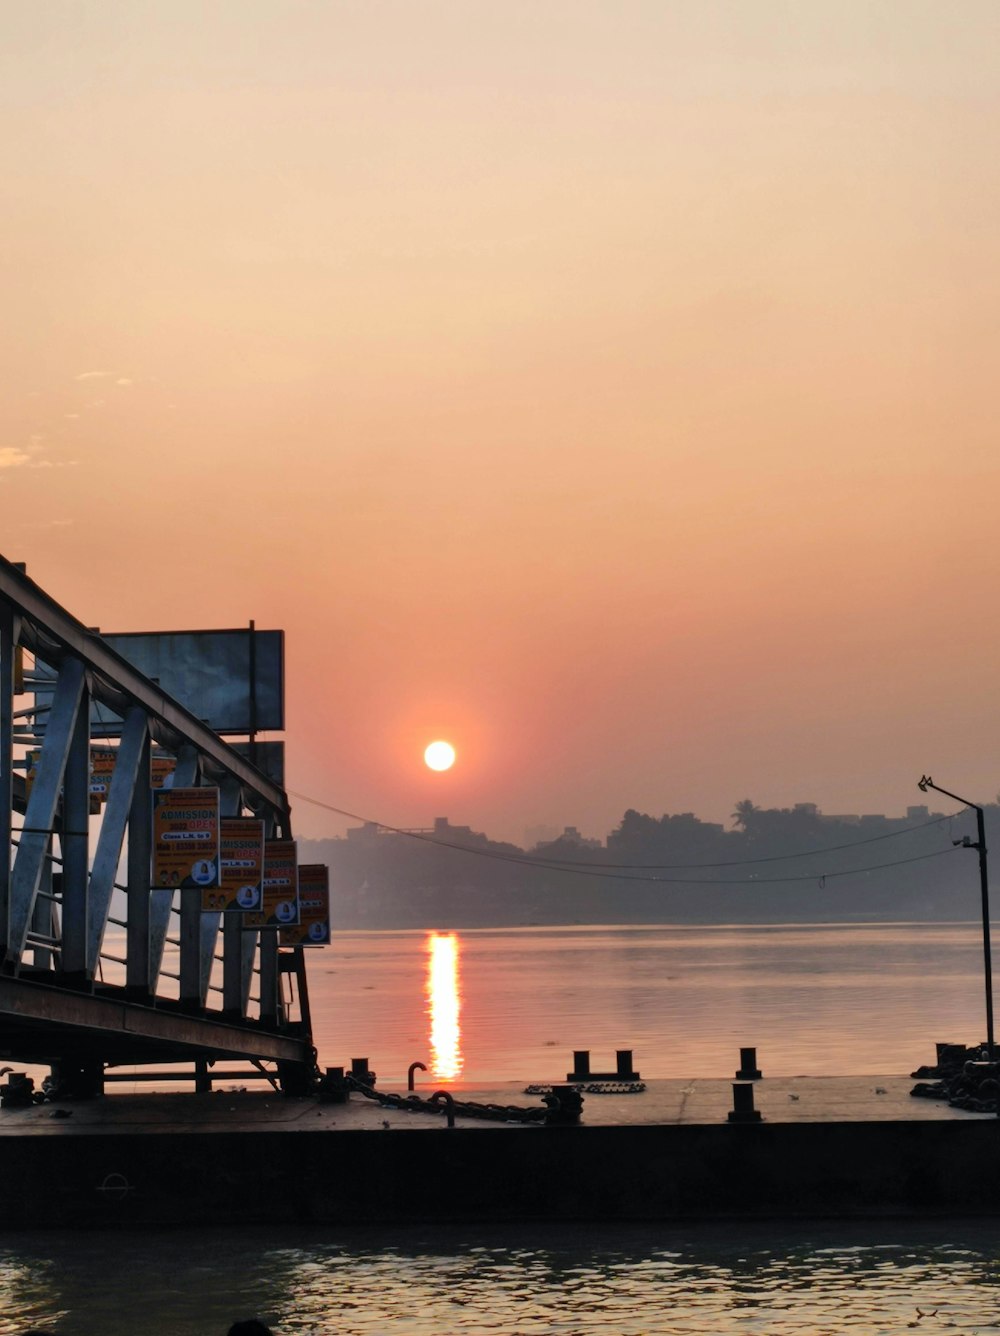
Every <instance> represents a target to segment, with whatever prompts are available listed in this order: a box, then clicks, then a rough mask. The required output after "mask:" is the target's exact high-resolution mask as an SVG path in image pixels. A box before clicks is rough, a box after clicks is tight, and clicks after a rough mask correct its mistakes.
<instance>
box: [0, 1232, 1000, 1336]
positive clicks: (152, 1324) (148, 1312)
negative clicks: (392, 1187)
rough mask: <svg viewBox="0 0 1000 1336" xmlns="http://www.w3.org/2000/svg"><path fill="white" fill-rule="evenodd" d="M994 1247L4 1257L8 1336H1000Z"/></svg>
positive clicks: (213, 1239) (6, 1250) (1, 1288)
mask: <svg viewBox="0 0 1000 1336" xmlns="http://www.w3.org/2000/svg"><path fill="white" fill-rule="evenodd" d="M995 1240H996V1231H995V1229H994V1228H992V1227H991V1226H985V1225H978V1224H975V1223H970V1222H966V1223H949V1224H947V1225H944V1224H942V1225H936V1226H933V1227H930V1226H923V1227H920V1226H907V1225H877V1224H875V1225H864V1224H862V1225H854V1226H850V1227H847V1226H843V1225H838V1226H830V1225H802V1226H800V1227H796V1228H795V1229H790V1228H788V1227H777V1226H761V1225H758V1226H753V1227H749V1226H732V1225H728V1226H713V1227H705V1226H699V1227H698V1228H697V1229H694V1228H692V1229H689V1230H686V1231H683V1230H679V1229H676V1228H670V1229H649V1228H643V1229H615V1230H613V1231H611V1230H599V1229H592V1230H583V1229H567V1228H565V1227H559V1228H558V1229H553V1230H539V1229H537V1228H532V1229H512V1228H508V1229H505V1230H504V1231H502V1232H500V1231H495V1230H494V1231H487V1232H484V1233H478V1234H477V1233H476V1232H474V1231H470V1230H464V1231H461V1232H457V1231H454V1230H436V1231H434V1232H433V1233H430V1232H422V1231H415V1232H407V1231H403V1232H399V1231H396V1232H394V1233H393V1234H392V1235H380V1234H375V1233H371V1232H367V1231H361V1232H357V1231H352V1230H350V1229H347V1228H345V1229H344V1230H342V1231H339V1232H338V1233H337V1234H336V1235H330V1234H328V1233H317V1234H313V1235H302V1234H300V1233H297V1232H295V1231H292V1232H289V1231H280V1232H279V1231H274V1232H272V1233H261V1232H259V1231H256V1230H255V1231H248V1232H245V1233H239V1234H237V1233H226V1234H223V1235H219V1234H212V1235H206V1234H202V1233H199V1232H197V1231H192V1232H190V1233H182V1234H177V1233H170V1234H154V1235H149V1236H146V1237H145V1238H138V1239H137V1238H128V1237H123V1236H121V1235H104V1234H98V1235H89V1236H86V1237H82V1238H81V1237H79V1236H73V1237H67V1236H64V1235H45V1236H35V1237H33V1238H32V1239H31V1240H30V1241H25V1240H20V1239H19V1240H17V1241H16V1242H13V1243H12V1242H11V1240H10V1239H9V1238H8V1239H7V1240H5V1241H3V1242H2V1243H0V1292H2V1295H3V1300H4V1302H3V1309H2V1314H0V1336H14V1333H20V1332H22V1331H23V1330H24V1329H25V1328H26V1327H27V1326H28V1325H30V1324H32V1323H36V1324H39V1323H43V1322H44V1323H47V1324H49V1325H50V1326H51V1329H52V1330H53V1331H55V1332H56V1333H58V1336H85V1334H88V1333H101V1334H102V1336H125V1334H126V1333H129V1336H136V1334H137V1333H143V1332H148V1333H151V1336H167V1333H171V1336H212V1334H213V1333H218V1336H224V1333H225V1332H226V1330H227V1328H228V1325H229V1323H230V1322H231V1321H232V1320H233V1318H234V1316H246V1315H249V1314H254V1313H256V1314H260V1315H262V1316H264V1317H265V1318H266V1319H267V1320H268V1321H269V1322H271V1323H272V1324H273V1326H274V1328H275V1330H276V1331H277V1332H279V1333H291V1332H329V1333H331V1336H333V1334H334V1333H342V1336H374V1333H379V1332H390V1333H391V1332H398V1333H413V1336H424V1334H425V1333H426V1336H431V1334H432V1333H433V1334H434V1336H442V1334H443V1333H448V1332H456V1333H458V1332H463V1333H476V1332H481V1333H504V1334H505V1336H513V1334H514V1333H524V1336H536V1334H537V1336H541V1333H562V1336H573V1334H574V1333H579V1334H580V1336H590V1333H599V1332H601V1333H605V1336H608V1334H609V1333H612V1334H615V1336H640V1334H641V1333H664V1334H665V1333H701V1332H705V1333H708V1332H715V1333H720V1332H721V1333H758V1332H759V1333H769V1334H770V1336H786V1334H787V1336H792V1333H817V1334H819V1333H831V1334H832V1333H840V1332H858V1333H903V1332H909V1331H913V1330H919V1331H920V1332H921V1333H922V1334H923V1336H933V1334H934V1333H937V1332H962V1333H973V1332H985V1331H988V1330H995V1329H996V1327H997V1326H998V1325H1000V1304H998V1299H1000V1262H998V1258H997V1250H996V1246H995Z"/></svg>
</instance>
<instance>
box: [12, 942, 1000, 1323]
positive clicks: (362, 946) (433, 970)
mask: <svg viewBox="0 0 1000 1336" xmlns="http://www.w3.org/2000/svg"><path fill="white" fill-rule="evenodd" d="M435 940H437V942H438V945H437V946H435ZM442 940H443V942H444V945H441V942H442ZM310 966H311V972H310V983H311V993H312V1002H313V1011H314V1019H315V1030H316V1037H317V1041H318V1046H319V1051H320V1061H321V1063H324V1064H325V1065H341V1064H346V1063H348V1062H349V1061H350V1059H351V1058H352V1057H356V1056H365V1057H368V1058H369V1059H370V1061H371V1063H372V1066H373V1067H374V1068H375V1069H376V1070H377V1071H378V1072H379V1082H380V1084H381V1085H382V1086H383V1087H388V1086H391V1085H393V1084H397V1083H399V1082H400V1081H401V1080H402V1078H403V1077H404V1076H405V1072H406V1067H407V1065H408V1064H409V1063H410V1062H412V1061H415V1060H417V1059H420V1060H423V1061H425V1062H426V1063H427V1064H428V1066H429V1068H430V1069H431V1073H430V1074H431V1075H433V1077H434V1079H435V1080H439V1081H441V1082H442V1083H444V1082H447V1081H448V1080H451V1079H454V1080H466V1081H471V1082H475V1081H520V1080H536V1079H550V1078H551V1077H553V1076H554V1075H559V1074H560V1073H562V1074H563V1075H564V1074H565V1072H566V1070H567V1065H566V1064H567V1062H568V1061H569V1059H570V1057H571V1054H572V1052H573V1050H575V1049H583V1048H586V1049H590V1050H591V1051H592V1056H593V1059H594V1063H595V1069H599V1068H600V1066H601V1065H602V1064H607V1063H610V1062H613V1060H614V1053H615V1050H616V1049H618V1048H631V1049H632V1050H633V1051H634V1055H635V1061H636V1065H637V1066H638V1067H639V1068H640V1070H641V1071H642V1073H643V1075H644V1076H648V1077H654V1078H655V1077H669V1076H719V1075H724V1076H729V1075H731V1073H732V1071H733V1069H734V1064H735V1061H736V1059H737V1056H738V1049H739V1047H741V1046H743V1045H747V1044H752V1045H755V1046H757V1048H758V1059H759V1061H760V1064H761V1066H762V1067H763V1069H764V1071H765V1075H768V1074H771V1075H789V1074H795V1073H803V1074H805V1073H809V1074H846V1073H851V1074H857V1075H863V1074H866V1073H886V1074H890V1073H898V1072H907V1071H909V1070H911V1069H912V1068H913V1067H915V1066H916V1065H918V1064H920V1063H922V1062H926V1061H930V1060H932V1059H933V1056H934V1043H935V1041H939V1040H942V1041H949V1042H950V1041H958V1042H968V1043H973V1042H976V1041H978V1040H979V1039H981V1038H982V1037H983V1034H982V1032H983V1022H982V1011H983V987H982V956H981V938H980V936H979V934H978V932H977V929H976V927H975V926H974V925H966V924H953V925H940V924H938V925H929V924H928V925H892V926H885V925H883V926H880V925H865V926H855V927H844V926H837V927H826V928H825V927H771V928H733V927H720V928H683V929H672V928H664V927H652V928H636V927H630V928H601V927H587V928H583V927H581V928H573V929H544V930H530V929H526V930H518V931H502V932H500V931H498V932H489V931H481V932H463V933H460V934H459V933H450V932H449V931H448V929H447V925H443V926H442V928H441V930H440V931H439V932H438V933H419V932H409V933H352V934H342V935H340V936H339V937H338V940H337V942H336V944H335V945H334V946H333V947H332V948H330V949H329V950H328V951H323V952H317V953H316V954H315V955H314V956H313V957H312V959H311V960H310ZM250 1171H252V1166H251V1167H250ZM435 1186H436V1185H435V1184H433V1183H415V1184H414V1185H413V1192H414V1201H415V1204H418V1203H419V1197H420V1194H422V1193H431V1192H434V1191H435ZM331 1191H332V1192H335V1191H336V1185H335V1184H334V1185H331ZM343 1213H344V1225H343V1228H342V1229H339V1230H337V1231H335V1232H333V1231H321V1232H320V1231H317V1232H312V1233H304V1232H302V1231H301V1230H289V1229H286V1228H280V1229H279V1228H276V1229H275V1230H273V1231H270V1232H266V1231H260V1230H256V1229H254V1230H245V1231H244V1230H239V1229H230V1230H222V1231H215V1232H212V1233H210V1234H209V1233H204V1232H200V1231H198V1230H197V1229H196V1228H195V1227H194V1226H195V1224H196V1222H192V1229H191V1230H190V1231H179V1232H166V1233H149V1234H145V1235H129V1234H113V1235H105V1234H91V1235H72V1236H69V1235H61V1234H41V1233H39V1234H31V1235H24V1236H20V1235H17V1234H16V1233H10V1232H8V1233H7V1234H2V1233H0V1336H14V1334H15V1333H18V1336H19V1334H20V1333H22V1332H23V1331H24V1330H25V1329H26V1328H27V1327H28V1326H30V1325H32V1324H34V1325H42V1324H45V1325H47V1326H48V1327H50V1329H51V1330H52V1331H54V1332H55V1333H57V1336H91V1334H93V1336H98V1334H99V1336H125V1333H128V1336H142V1333H149V1334H150V1336H168V1333H169V1334H170V1336H224V1334H225V1332H226V1331H227V1329H228V1327H229V1324H230V1322H232V1321H233V1319H234V1318H235V1317H239V1316H250V1315H252V1314H255V1313H256V1314H260V1315H262V1316H264V1317H266V1318H267V1319H268V1320H269V1321H271V1323H272V1324H273V1326H274V1328H275V1330H276V1331H277V1332H278V1333H281V1334H287V1333H292V1332H324V1333H330V1334H331V1336H362V1334H364V1336H374V1333H380V1332H387V1333H393V1332H398V1333H413V1334H414V1336H423V1334H424V1333H427V1336H430V1334H431V1333H433V1334H434V1336H447V1334H448V1333H452V1332H454V1333H484V1334H485V1333H497V1334H500V1336H514V1334H515V1333H523V1334H524V1336H529V1334H530V1336H536V1334H537V1336H541V1333H560V1334H562V1336H572V1334H573V1333H578V1334H579V1336H591V1333H593V1334H594V1336H597V1333H601V1334H602V1336H639V1333H649V1334H652V1333H702V1332H704V1333H709V1332H712V1333H734V1334H735V1333H766V1336H791V1334H792V1333H796V1334H797V1333H803V1334H804V1333H818V1334H822V1333H831V1334H832V1333H843V1332H857V1333H903V1332H911V1331H917V1332H919V1333H921V1336H934V1333H937V1332H960V1333H964V1334H966V1336H969V1334H971V1333H975V1332H986V1331H990V1330H996V1329H997V1328H1000V1302H998V1300H1000V1291H998V1282H1000V1262H998V1255H1000V1254H998V1243H1000V1228H998V1227H997V1226H995V1225H994V1224H991V1223H989V1222H982V1223H976V1222H944V1223H939V1224H928V1223H924V1224H914V1223H896V1224H886V1223H873V1222H866V1221H858V1222H852V1223H849V1224H836V1225H833V1224H818V1225H804V1224H803V1225H794V1226H792V1225H789V1224H788V1223H787V1222H784V1223H782V1224H774V1225H732V1224H730V1225H717V1226H706V1225H698V1226H696V1227H695V1226H691V1227H689V1228H686V1229H684V1228H679V1227H675V1226H669V1227H663V1228H657V1227H649V1226H643V1227H634V1228H617V1227H616V1228H614V1229H610V1228H607V1229H605V1228H600V1227H594V1228H583V1227H578V1228H567V1227H565V1226H553V1227H551V1228H548V1229H544V1230H543V1229H540V1228H538V1227H531V1228H514V1227H507V1226H505V1227H503V1228H500V1227H496V1228H493V1229H489V1230H476V1229H473V1228H465V1229H461V1230H458V1229H441V1228H434V1229H429V1228H423V1229H418V1228H413V1229H409V1230H398V1229H397V1230H393V1231H391V1232H388V1231H387V1232H378V1231H374V1230H372V1229H354V1228H352V1227H351V1224H350V1220H351V1204H350V1202H349V1201H345V1202H344V1208H343ZM15 1221H16V1203H13V1202H4V1204H3V1214H2V1216H0V1229H3V1228H4V1227H6V1228H7V1229H8V1230H9V1229H10V1227H11V1225H12V1223H13V1222H15Z"/></svg>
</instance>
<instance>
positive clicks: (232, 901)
mask: <svg viewBox="0 0 1000 1336" xmlns="http://www.w3.org/2000/svg"><path fill="white" fill-rule="evenodd" d="M219 860H220V867H221V870H222V877H221V885H220V886H219V887H218V888H217V889H206V890H203V891H202V893H201V909H202V913H203V914H215V913H220V912H221V913H224V914H231V913H243V912H244V911H246V910H248V909H253V910H258V911H259V910H260V906H261V889H262V882H263V878H264V823H263V821H258V819H257V818H256V817H253V816H224V817H223V818H222V820H221V822H220V823H219Z"/></svg>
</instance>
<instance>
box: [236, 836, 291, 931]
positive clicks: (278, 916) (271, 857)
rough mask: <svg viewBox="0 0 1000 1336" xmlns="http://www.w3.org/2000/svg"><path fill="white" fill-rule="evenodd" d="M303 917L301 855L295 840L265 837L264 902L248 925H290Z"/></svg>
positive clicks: (245, 921) (249, 916) (248, 916)
mask: <svg viewBox="0 0 1000 1336" xmlns="http://www.w3.org/2000/svg"><path fill="white" fill-rule="evenodd" d="M298 921H299V857H298V850H297V848H296V844H295V841H294V840H265V841H264V902H263V905H262V906H261V910H260V913H259V914H254V913H251V914H245V915H244V916H243V926H244V927H245V928H290V927H292V926H293V924H297V923H298Z"/></svg>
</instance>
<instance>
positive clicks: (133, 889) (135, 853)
mask: <svg viewBox="0 0 1000 1336" xmlns="http://www.w3.org/2000/svg"><path fill="white" fill-rule="evenodd" d="M127 727H128V721H127V720H126V728H127ZM123 744H124V739H123ZM150 751H151V748H150V743H149V734H148V732H145V730H144V735H143V737H142V738H141V740H140V743H139V757H138V762H137V775H138V782H137V783H136V785H135V787H134V789H133V790H132V802H131V804H130V806H129V817H128V871H127V873H126V878H127V885H128V890H127V892H126V895H127V899H128V909H127V911H126V915H125V921H126V925H127V926H126V942H127V945H126V950H125V987H126V989H127V991H128V994H129V996H130V997H132V998H134V999H136V1000H145V999H147V998H148V997H149V996H150V994H151V993H152V991H153V976H152V972H151V969H150V955H149V901H150V890H149V875H150V869H151V866H152V846H153V792H152V789H151V788H150V785H149V757H150Z"/></svg>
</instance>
